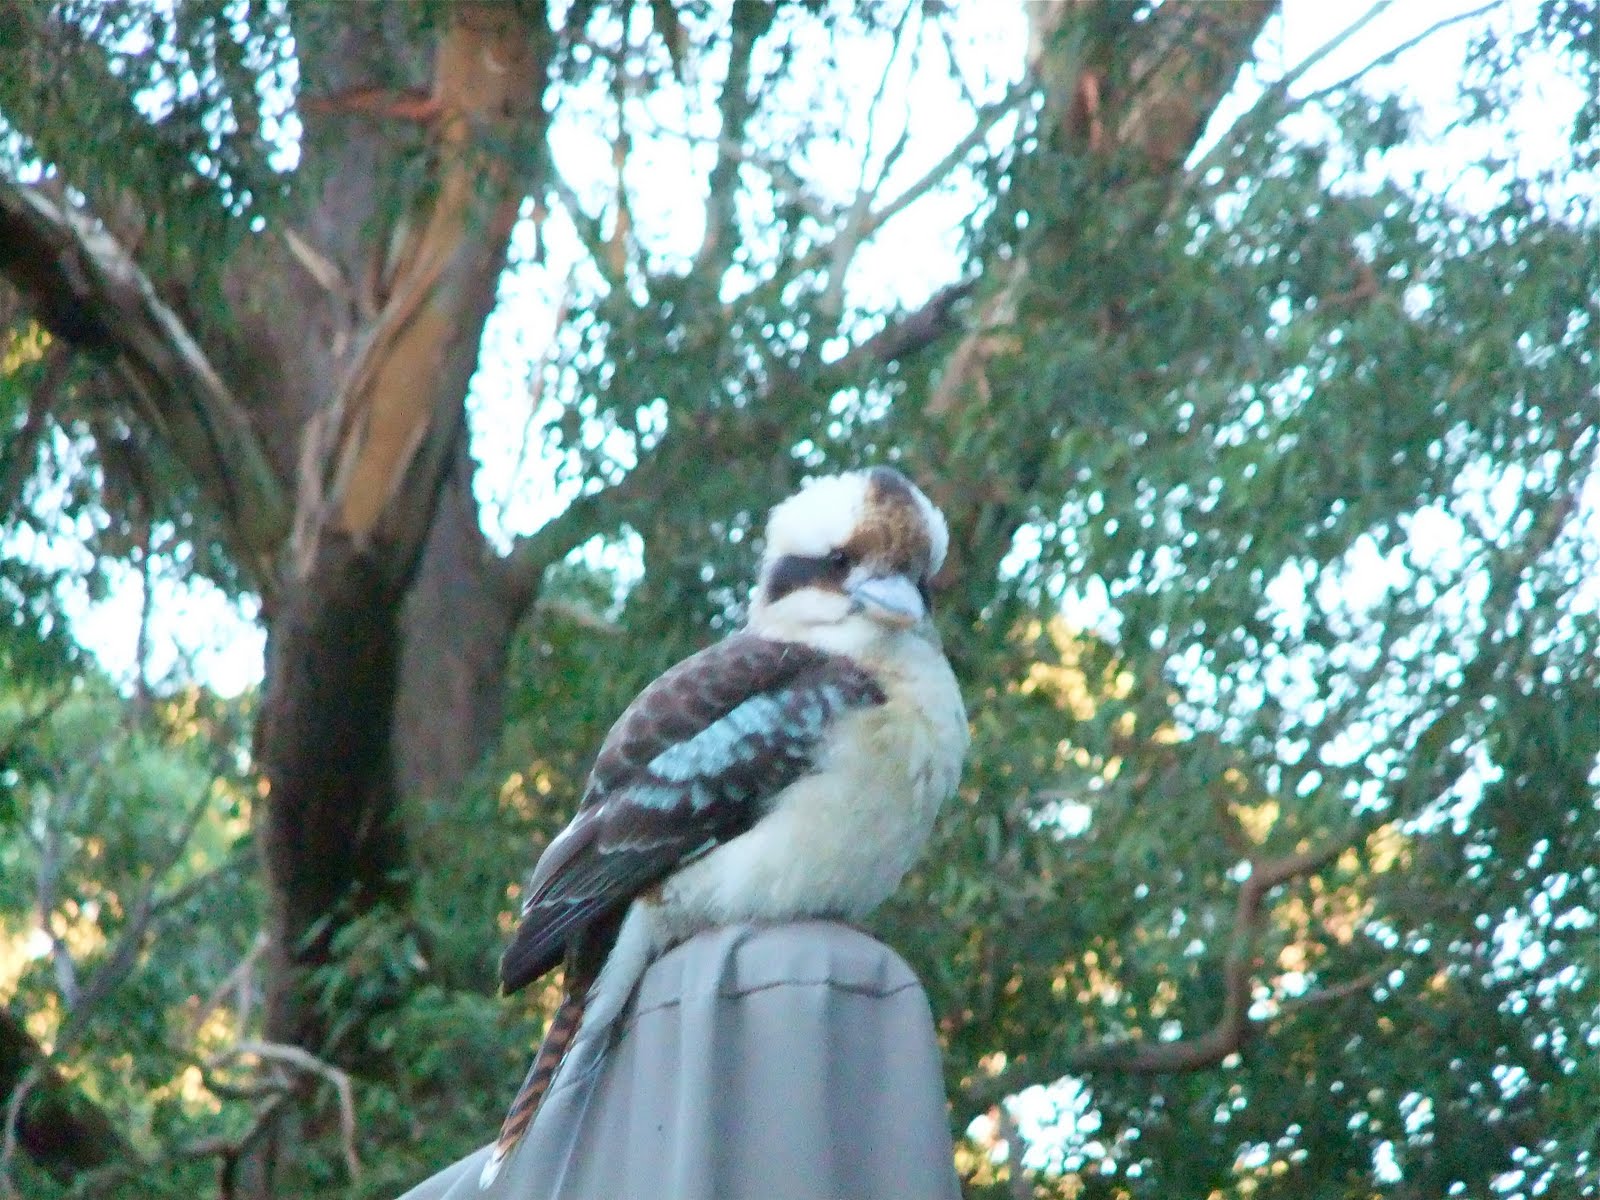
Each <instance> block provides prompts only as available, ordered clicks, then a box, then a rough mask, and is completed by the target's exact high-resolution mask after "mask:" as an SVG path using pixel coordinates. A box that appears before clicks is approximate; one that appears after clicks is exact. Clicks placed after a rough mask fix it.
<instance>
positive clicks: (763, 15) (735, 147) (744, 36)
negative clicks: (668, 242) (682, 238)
mask: <svg viewBox="0 0 1600 1200" xmlns="http://www.w3.org/2000/svg"><path fill="white" fill-rule="evenodd" d="M777 13H778V6H777V5H775V4H735V5H734V6H733V12H732V14H731V21H732V37H731V39H730V43H729V46H728V73H727V76H726V78H725V79H724V80H723V83H722V95H721V97H720V99H719V101H718V105H717V107H718V112H719V115H720V116H721V118H722V128H721V131H720V133H719V135H718V138H717V161H716V165H715V166H713V167H712V168H711V178H710V181H709V185H708V187H707V189H706V231H705V236H704V237H703V238H702V239H701V242H700V249H699V251H698V253H696V255H695V259H694V274H695V275H696V276H698V277H699V278H700V279H702V280H703V281H704V282H705V284H706V285H707V287H709V288H710V289H711V290H712V292H713V294H714V293H715V290H716V288H717V287H718V286H719V285H720V283H721V280H722V276H723V275H725V274H726V273H727V270H728V264H729V263H731V262H732V261H733V252H734V250H735V249H737V247H738V231H737V229H735V228H734V219H735V215H736V208H735V204H736V202H737V200H738V192H739V189H738V182H739V162H740V154H739V151H740V149H741V148H742V147H743V145H744V131H745V126H746V124H748V122H749V120H750V114H751V112H752V111H753V110H754V108H755V104H754V101H753V100H752V98H751V96H750V59H751V56H752V55H753V54H754V52H755V47H756V43H757V42H758V41H760V40H761V39H762V38H763V37H765V36H766V34H767V31H768V30H769V29H771V28H772V22H773V20H774V18H775V17H776V16H777Z"/></svg>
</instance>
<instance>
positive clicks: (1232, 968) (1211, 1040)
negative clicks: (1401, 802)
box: [965, 842, 1361, 1109]
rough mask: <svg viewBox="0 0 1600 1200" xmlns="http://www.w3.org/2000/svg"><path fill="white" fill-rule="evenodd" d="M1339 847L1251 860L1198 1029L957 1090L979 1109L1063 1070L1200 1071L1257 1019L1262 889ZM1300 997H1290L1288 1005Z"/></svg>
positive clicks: (1082, 1051) (1243, 1040)
mask: <svg viewBox="0 0 1600 1200" xmlns="http://www.w3.org/2000/svg"><path fill="white" fill-rule="evenodd" d="M1347 848H1348V847H1347V846H1346V845H1345V844H1344V843H1342V842H1335V843H1333V844H1331V845H1328V846H1319V847H1312V848H1310V849H1307V850H1303V851H1300V852H1298V853H1295V854H1289V855H1285V856H1284V857H1282V858H1272V859H1257V860H1254V861H1253V862H1252V863H1251V870H1250V875H1249V877H1248V878H1246V879H1245V880H1244V882H1243V883H1241V884H1240V885H1239V897H1238V901H1237V903H1236V904H1235V907H1234V918H1233V930H1232V932H1231V934H1230V936H1229V941H1228V952H1227V957H1226V959H1225V960H1224V963H1223V988H1222V1012H1221V1013H1220V1014H1219V1015H1218V1017H1217V1019H1216V1021H1215V1022H1214V1023H1213V1024H1212V1026H1211V1028H1209V1029H1207V1030H1206V1031H1205V1032H1203V1033H1201V1034H1198V1035H1196V1036H1195V1037H1191V1038H1181V1039H1179V1040H1177V1041H1172V1042H1155V1041H1150V1040H1149V1039H1147V1038H1117V1039H1113V1040H1110V1041H1105V1042H1098V1043H1094V1044H1092V1045H1088V1046H1079V1047H1076V1048H1074V1049H1071V1050H1068V1051H1066V1052H1064V1053H1062V1054H1060V1055H1057V1056H1052V1057H1051V1058H1049V1059H1048V1060H1045V1061H1039V1062H1034V1061H1030V1060H1028V1059H1025V1058H1018V1059H1014V1060H1012V1061H1011V1062H1010V1063H1008V1064H1007V1066H1006V1067H1005V1068H1004V1069H1003V1070H1001V1071H999V1072H997V1073H996V1074H994V1075H989V1076H983V1077H979V1078H976V1079H974V1080H972V1082H971V1083H970V1084H969V1086H968V1087H967V1088H966V1089H965V1090H966V1095H967V1098H968V1099H969V1101H971V1103H972V1104H973V1105H974V1106H975V1107H977V1108H979V1109H982V1108H986V1107H988V1106H990V1105H993V1104H997V1103H1000V1102H1001V1101H1002V1100H1003V1099H1004V1097H1006V1096H1008V1095H1010V1094H1012V1093H1014V1092H1016V1091H1019V1090H1020V1089H1022V1088H1024V1087H1028V1086H1029V1085H1031V1084H1036V1083H1047V1082H1050V1081H1052V1080H1055V1079H1059V1078H1060V1077H1061V1076H1063V1075H1076V1074H1087V1073H1092V1072H1095V1071H1115V1072H1120V1073H1123V1074H1131V1075H1170V1074H1176V1073H1182V1072H1189V1071H1203V1070H1206V1069H1208V1068H1210V1067H1214V1066H1217V1065H1218V1064H1219V1063H1221V1062H1222V1061H1223V1060H1224V1059H1226V1058H1227V1057H1228V1056H1229V1055H1231V1054H1236V1053H1238V1052H1239V1051H1241V1050H1243V1049H1244V1047H1245V1045H1246V1044H1247V1043H1248V1042H1249V1041H1250V1039H1251V1038H1252V1037H1253V1036H1255V1034H1256V1033H1257V1032H1258V1031H1259V1030H1260V1028H1261V1026H1262V1024H1263V1023H1264V1022H1261V1021H1254V1020H1252V1019H1251V1018H1250V989H1251V979H1252V974H1253V968H1254V965H1255V947H1256V942H1257V940H1258V938H1259V936H1260V933H1261V930H1262V928H1263V926H1264V925H1265V921H1266V912H1265V904H1264V902H1265V900H1266V898H1267V896H1268V895H1269V894H1270V893H1271V892H1272V891H1273V890H1275V889H1276V888H1279V887H1282V886H1283V885H1284V884H1286V883H1289V882H1290V881H1292V880H1294V879H1298V878H1302V877H1305V876H1310V875H1315V874H1317V873H1318V872H1319V871H1321V870H1322V869H1323V868H1325V867H1327V866H1328V865H1329V864H1331V863H1333V862H1334V861H1335V860H1336V859H1338V857H1339V856H1340V855H1341V854H1343V853H1344V852H1345V850H1346V849H1347ZM1360 986H1361V980H1354V981H1351V983H1349V984H1340V985H1336V986H1334V987H1331V988H1329V989H1326V995H1327V998H1328V999H1330V1000H1331V999H1336V998H1342V997H1344V996H1347V995H1351V994H1354V993H1355V992H1358V991H1359V990H1360ZM1319 994H1320V993H1319ZM1303 1003H1304V1001H1297V1003H1296V1005H1295V1007H1301V1006H1302V1005H1303ZM1286 1007H1288V1006H1286Z"/></svg>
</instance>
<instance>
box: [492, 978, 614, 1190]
mask: <svg viewBox="0 0 1600 1200" xmlns="http://www.w3.org/2000/svg"><path fill="white" fill-rule="evenodd" d="M588 992H589V989H588V988H575V989H571V990H569V991H568V992H567V994H566V995H565V996H563V997H562V998H561V1005H560V1007H558V1008H557V1009H556V1015H555V1016H554V1017H552V1018H551V1020H550V1028H549V1029H548V1030H546V1031H545V1035H544V1041H543V1042H542V1043H540V1045H539V1053H538V1054H536V1055H534V1057H533V1066H532V1067H531V1068H529V1070H528V1077H527V1078H526V1079H524V1080H523V1081H522V1088H521V1090H520V1091H518V1092H517V1098H516V1099H515V1100H513V1101H512V1102H511V1110H510V1111H509V1112H508V1113H506V1119H505V1121H504V1123H503V1124H502V1125H501V1126H500V1136H499V1137H498V1138H496V1139H495V1143H494V1151H493V1152H492V1153H491V1154H490V1155H489V1161H488V1162H487V1163H485V1164H484V1167H483V1174H482V1175H481V1176H480V1177H479V1178H478V1187H479V1188H486V1187H488V1186H489V1185H490V1184H491V1183H493V1182H494V1181H495V1177H496V1176H497V1175H499V1174H500V1168H501V1167H502V1166H504V1165H505V1161H506V1159H507V1158H508V1157H510V1155H511V1152H512V1151H513V1150H515V1149H516V1148H517V1143H518V1142H520V1141H521V1140H522V1135H523V1134H525V1133H527V1132H528V1126H529V1125H531V1124H532V1123H533V1117H534V1114H535V1113H537V1112H538V1111H539V1104H540V1102H542V1101H543V1100H544V1097H545V1093H547V1092H548V1091H549V1090H550V1083H551V1081H552V1080H554V1079H555V1077H556V1072H557V1071H559V1070H560V1069H561V1063H562V1062H563V1060H565V1058H566V1057H567V1051H568V1049H570V1048H571V1046H572V1041H573V1039H574V1038H575V1037H577V1034H578V1027H579V1026H580V1025H581V1024H583V1011H584V1007H585V1004H586V1002H587V1000H588Z"/></svg>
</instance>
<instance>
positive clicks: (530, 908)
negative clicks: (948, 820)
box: [500, 633, 884, 992]
mask: <svg viewBox="0 0 1600 1200" xmlns="http://www.w3.org/2000/svg"><path fill="white" fill-rule="evenodd" d="M883 698H884V697H883V692H882V691H881V690H880V689H879V687H878V685H877V683H876V682H875V681H874V680H873V678H872V676H871V675H869V674H868V673H867V672H866V671H865V670H864V669H863V668H861V667H860V666H858V665H857V664H856V663H854V662H852V661H851V660H850V659H848V658H843V657H841V656H839V655H834V654H828V653H826V652H824V651H821V650H816V649H813V648H812V647H809V646H804V645H800V644H798V643H795V642H781V641H774V640H772V639H769V638H763V637H760V636H757V635H755V634H749V633H741V634H735V635H734V636H732V637H730V638H728V639H726V640H724V641H722V642H718V643H717V644H716V645H714V646H710V647H708V648H707V649H705V650H702V651H701V652H700V653H698V654H696V655H694V656H693V657H691V658H688V659H685V660H684V661H683V662H681V663H679V664H678V665H677V666H675V667H673V668H672V669H671V670H669V671H667V672H666V673H665V674H664V675H662V676H661V677H660V678H659V679H657V680H656V681H655V682H654V683H652V684H651V685H650V686H649V687H647V688H646V689H645V690H644V691H643V692H641V693H640V694H639V696H638V698H637V699H636V700H634V702H633V703H632V704H630V705H629V706H628V709H627V711H626V712H624V713H623V714H622V717H621V718H620V719H619V720H618V721H617V723H616V725H615V726H613V727H612V729H611V732H610V733H609V734H608V735H607V737H606V740H605V743H604V745H602V746H601V748H600V753H599V755H598V756H597V757H596V759H595V764H594V770H593V771H592V772H591V773H590V776H589V785H588V787H587V789H586V790H585V792H584V798H583V803H582V804H581V806H580V807H579V809H578V813H577V815H576V816H575V817H574V818H573V819H572V822H571V824H569V825H568V826H567V828H566V829H564V830H563V831H562V832H561V834H560V835H559V836H557V837H556V839H555V840H554V841H552V842H551V843H550V845H549V846H548V847H547V848H546V850H545V852H544V854H543V855H541V856H540V858H539V862H538V865H537V866H536V867H535V868H534V870H533V875H532V877H531V878H530V879H529V881H528V891H527V896H526V898H525V899H524V901H523V905H522V920H521V923H520V924H519V925H518V927H517V932H516V935H515V936H514V937H513V939H512V942H511V945H510V946H509V947H508V948H507V950H506V952H505V956H504V957H503V958H502V959H501V962H500V978H501V983H502V985H503V986H504V988H505V990H506V991H507V992H511V991H515V990H516V989H517V988H519V987H522V986H523V985H524V984H526V983H528V982H530V981H532V980H534V979H536V978H538V977H539V976H540V975H542V974H544V972H545V971H547V970H549V969H550V968H551V967H553V966H554V965H555V964H556V963H557V962H558V961H560V957H561V954H562V951H563V949H564V948H565V946H566V945H567V943H568V942H569V940H570V939H571V938H572V937H573V936H574V935H575V934H576V933H577V932H578V931H580V930H582V929H584V928H586V927H587V926H588V925H589V924H590V923H591V922H593V921H594V920H596V919H597V918H598V917H600V916H603V915H605V914H607V913H613V912H616V911H618V910H620V909H621V908H623V907H625V906H626V905H627V904H628V903H629V902H630V901H632V899H633V898H634V897H635V896H636V895H638V894H639V893H640V892H641V891H643V890H644V889H646V888H648V887H650V886H651V885H652V884H655V883H657V882H659V881H660V880H662V879H664V878H665V877H666V876H668V875H669V874H671V873H672V871H673V870H674V869H676V868H677V867H679V866H681V865H682V864H683V863H684V862H686V861H687V860H689V859H692V858H694V857H695V856H697V855H699V854H702V853H704V852H705V851H706V850H709V849H710V848H711V847H713V846H715V845H716V844H718V843H719V842H723V841H726V840H728V839H729V838H732V837H736V836H738V835H739V834H740V833H743V832H744V831H745V830H746V829H748V828H749V827H750V826H751V825H752V824H753V823H754V822H755V821H756V820H757V819H758V818H759V817H760V816H761V815H762V813H763V811H765V810H764V807H763V804H764V801H766V800H767V799H769V798H770V797H772V796H774V795H776V794H777V793H778V792H780V791H782V790H783V788H785V787H787V786H788V785H789V784H790V783H792V782H794V781H795V780H796V779H798V778H799V777H800V776H802V775H804V774H805V773H806V772H807V771H808V770H810V769H811V767H812V764H813V759H814V756H815V753H816V751H817V748H818V746H819V744H820V743H821V741H822V739H823V737H824V735H825V734H826V732H827V729H828V726H829V724H830V723H831V722H832V721H833V719H834V718H835V717H837V716H838V715H839V714H840V713H843V712H845V711H848V710H850V709H854V708H862V707H867V706H870V705H874V704H881V703H882V702H883Z"/></svg>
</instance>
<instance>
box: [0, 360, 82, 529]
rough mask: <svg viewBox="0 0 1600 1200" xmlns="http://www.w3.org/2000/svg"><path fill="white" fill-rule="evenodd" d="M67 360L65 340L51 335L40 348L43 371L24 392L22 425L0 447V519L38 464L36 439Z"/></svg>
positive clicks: (13, 505) (41, 434)
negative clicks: (45, 344)
mask: <svg viewBox="0 0 1600 1200" xmlns="http://www.w3.org/2000/svg"><path fill="white" fill-rule="evenodd" d="M71 360H72V356H71V355H70V354H69V353H68V352H67V347H66V344H65V343H63V342H61V341H58V340H56V339H54V338H52V339H51V341H50V345H49V346H48V347H47V348H46V350H45V352H44V362H43V367H44V370H43V373H42V374H41V375H40V377H39V382H38V383H37V384H36V385H35V386H34V388H33V391H32V392H30V393H29V395H28V407H27V411H26V412H25V413H24V414H23V418H22V427H21V428H20V429H17V430H14V431H13V432H12V433H10V434H9V435H8V436H7V438H6V445H5V448H4V449H3V450H0V519H3V518H5V517H8V516H9V515H10V514H11V512H12V510H13V509H14V508H16V507H17V505H19V504H21V503H22V489H23V488H24V487H26V486H27V483H28V480H29V479H31V478H32V477H33V474H34V471H35V469H36V468H37V466H38V458H39V443H40V441H42V440H43V438H44V433H45V429H46V426H47V422H48V417H49V415H50V409H51V408H52V407H53V406H54V404H55V401H56V397H57V396H58V395H59V393H60V391H61V388H62V385H63V384H64V383H65V382H66V378H67V370H68V368H69V367H70V365H71Z"/></svg>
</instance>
